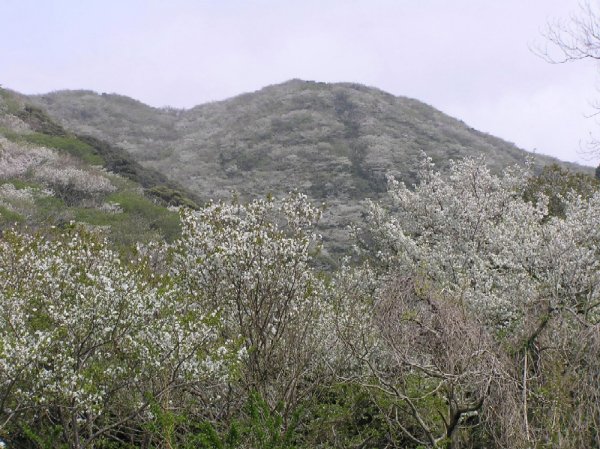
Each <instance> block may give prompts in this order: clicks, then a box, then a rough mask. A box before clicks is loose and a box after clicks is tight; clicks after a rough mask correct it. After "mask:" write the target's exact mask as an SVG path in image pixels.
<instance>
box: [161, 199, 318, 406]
mask: <svg viewBox="0 0 600 449" xmlns="http://www.w3.org/2000/svg"><path fill="white" fill-rule="evenodd" d="M320 214H321V211H320V210H319V209H317V208H315V207H313V206H311V205H310V204H309V203H308V201H307V199H306V197H305V196H304V195H299V194H296V195H291V196H289V197H288V198H286V199H284V200H282V201H275V200H271V199H267V200H255V201H253V202H251V203H249V204H246V205H243V204H239V203H238V202H236V201H233V202H232V203H231V204H226V203H223V202H220V203H215V204H211V205H209V206H207V207H206V208H204V209H201V210H199V211H183V213H182V222H183V236H182V238H181V240H180V241H178V242H177V243H176V244H175V245H174V262H173V264H172V267H171V271H172V275H173V276H174V277H175V278H176V279H177V282H178V284H180V285H181V286H182V288H185V289H187V291H189V292H190V294H193V295H195V297H196V298H197V301H198V303H199V304H201V305H202V306H203V307H208V308H209V309H210V310H213V311H214V312H215V313H216V314H217V315H218V316H219V317H221V318H222V320H223V324H224V330H223V331H224V335H225V336H227V337H230V338H239V339H240V340H241V344H242V350H243V351H245V353H246V354H247V356H246V357H245V359H244V366H243V367H242V371H241V379H240V381H241V384H242V388H243V389H244V390H245V392H246V393H249V392H251V391H253V390H256V391H258V392H260V393H261V394H262V395H263V397H264V398H265V399H266V400H267V401H268V402H269V403H270V404H271V405H272V406H273V405H275V404H277V403H278V402H280V401H283V402H284V403H286V404H288V405H289V404H294V403H295V401H296V398H297V394H298V390H299V388H300V386H301V384H302V382H303V381H304V379H305V378H306V376H307V375H308V374H309V373H314V367H315V366H316V365H317V363H318V360H319V354H320V352H321V351H322V346H321V345H322V343H323V340H322V339H321V336H320V333H321V332H322V323H324V322H325V315H326V314H327V306H326V304H324V302H323V297H324V296H323V294H322V292H323V285H322V284H323V283H322V281H321V280H320V279H319V277H318V276H317V273H316V272H315V270H314V269H313V268H312V266H311V261H312V254H313V252H314V251H315V250H317V249H318V244H319V238H318V236H317V235H316V234H314V232H313V229H314V225H315V223H316V221H317V220H318V219H319V217H320ZM306 387H307V386H306V385H303V386H302V388H306ZM235 394H236V395H239V392H235ZM240 399H243V398H240Z"/></svg>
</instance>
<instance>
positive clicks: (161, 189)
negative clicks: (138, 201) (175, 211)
mask: <svg viewBox="0 0 600 449" xmlns="http://www.w3.org/2000/svg"><path fill="white" fill-rule="evenodd" d="M146 193H147V194H148V195H150V196H152V197H155V198H159V199H160V200H161V201H163V202H164V203H165V204H167V205H169V206H183V207H187V208H190V209H198V205H197V204H196V203H195V202H194V201H193V200H191V199H190V198H188V197H187V196H186V194H185V193H183V192H181V191H179V190H176V189H172V188H170V187H168V186H165V185H159V186H156V187H152V188H150V189H148V190H146Z"/></svg>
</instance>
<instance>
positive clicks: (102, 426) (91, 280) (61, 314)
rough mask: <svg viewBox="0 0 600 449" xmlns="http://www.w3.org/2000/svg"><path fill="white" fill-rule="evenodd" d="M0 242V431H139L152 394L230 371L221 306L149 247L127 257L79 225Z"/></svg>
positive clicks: (74, 443)
mask: <svg viewBox="0 0 600 449" xmlns="http://www.w3.org/2000/svg"><path fill="white" fill-rule="evenodd" d="M0 253H1V254H2V258H1V260H0V303H1V304H2V307H1V308H0V419H1V421H0V432H4V431H7V432H8V430H7V429H12V433H13V434H15V433H16V434H17V435H18V434H19V433H21V434H22V433H23V432H25V433H29V434H31V435H37V436H36V437H37V438H50V437H52V438H55V439H56V441H55V442H54V443H53V444H59V442H62V443H63V444H67V445H68V447H72V448H85V447H93V446H94V445H95V444H97V443H98V442H99V441H101V440H111V439H112V440H119V439H120V438H121V437H120V436H119V435H122V434H123V429H124V428H126V429H128V430H129V435H130V436H129V438H132V439H133V440H135V439H136V438H139V439H142V437H143V434H144V432H145V431H144V423H145V422H148V421H151V419H152V413H151V410H150V406H151V405H152V404H154V403H158V404H164V405H165V407H168V406H170V404H171V403H172V402H173V401H175V403H180V404H181V403H184V402H185V401H184V399H185V394H184V392H185V390H186V389H187V388H189V387H190V386H194V385H197V384H199V383H202V384H203V385H206V384H207V383H209V384H210V383H211V382H212V383H221V382H223V381H224V379H225V378H226V377H227V376H228V373H229V369H228V360H230V359H231V357H232V356H231V355H230V354H232V355H233V357H234V358H236V357H237V356H236V355H235V354H236V349H235V348H234V346H233V344H232V342H231V341H228V340H227V339H225V338H223V337H222V336H220V335H219V327H220V322H219V319H218V317H216V316H215V315H213V314H211V313H209V312H207V311H206V310H204V309H202V308H201V307H200V306H199V304H197V303H196V301H195V297H192V296H190V295H187V294H185V293H184V292H183V291H182V290H180V289H178V287H177V285H176V284H174V283H173V282H172V280H171V279H169V278H168V277H164V276H157V275H155V274H154V273H153V272H152V271H151V270H150V269H149V266H148V259H147V258H142V257H140V258H139V259H138V260H136V261H135V262H134V263H127V262H125V261H123V260H121V259H120V258H119V255H118V254H117V253H115V252H114V251H112V250H111V249H109V248H108V246H107V244H106V242H105V241H104V240H102V239H101V238H99V237H96V236H94V235H93V234H88V233H87V232H85V231H83V230H80V229H77V228H71V229H68V230H66V231H64V233H62V234H61V235H58V236H56V235H54V236H52V237H51V238H48V237H44V236H42V235H27V234H19V233H15V232H6V233H4V235H3V237H2V239H1V240H0ZM54 431H56V435H48V433H49V432H50V433H51V434H52V432H54ZM7 440H10V439H9V438H7Z"/></svg>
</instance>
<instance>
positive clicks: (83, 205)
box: [0, 90, 198, 245]
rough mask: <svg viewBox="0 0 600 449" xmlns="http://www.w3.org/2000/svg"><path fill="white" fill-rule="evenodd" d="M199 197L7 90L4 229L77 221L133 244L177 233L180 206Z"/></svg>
mask: <svg viewBox="0 0 600 449" xmlns="http://www.w3.org/2000/svg"><path fill="white" fill-rule="evenodd" d="M181 205H185V206H187V207H191V208H196V207H198V206H197V205H196V203H195V201H194V199H193V197H192V196H191V195H190V194H188V193H187V192H185V191H184V190H183V189H182V188H180V187H179V186H178V185H177V184H175V183H174V182H173V181H170V180H168V179H167V178H166V177H165V176H164V175H161V174H160V173H158V172H156V171H155V170H152V169H149V168H144V167H142V166H141V165H140V164H139V163H137V162H136V161H134V160H133V158H132V157H131V156H130V155H128V154H127V153H126V152H124V151H123V150H121V149H119V148H117V147H114V146H112V145H110V144H108V143H106V142H103V141H101V140H99V139H96V138H94V137H89V136H81V135H78V134H74V133H71V132H68V131H67V130H65V129H64V128H63V127H62V126H61V125H59V124H58V123H56V122H55V121H54V120H53V119H52V118H51V117H49V116H48V114H47V113H46V112H44V111H43V110H41V109H39V108H37V107H35V106H32V105H31V104H29V103H28V102H27V101H26V99H25V98H23V97H21V96H19V95H17V94H15V93H12V92H9V91H6V90H0V210H2V211H3V214H2V217H0V228H5V227H7V226H10V225H13V224H15V223H19V224H20V225H21V226H29V227H34V228H35V227H39V226H44V225H46V226H47V225H48V224H53V225H59V226H60V225H63V224H67V223H69V222H70V221H77V222H83V223H87V224H88V225H91V226H94V227H97V228H99V227H102V228H105V229H106V230H108V232H109V234H110V237H111V239H112V240H113V241H114V242H117V243H119V244H123V245H129V244H132V243H134V242H138V241H143V240H151V239H156V238H158V237H159V236H160V237H162V238H166V239H168V240H173V239H175V238H176V237H177V236H178V235H179V232H180V229H179V227H180V224H179V218H178V216H177V213H176V212H173V211H169V210H167V206H181Z"/></svg>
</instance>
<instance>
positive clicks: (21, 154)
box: [0, 137, 59, 179]
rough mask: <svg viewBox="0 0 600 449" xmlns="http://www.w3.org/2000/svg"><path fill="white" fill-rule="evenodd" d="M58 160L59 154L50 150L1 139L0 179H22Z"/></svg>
mask: <svg viewBox="0 0 600 449" xmlns="http://www.w3.org/2000/svg"><path fill="white" fill-rule="evenodd" d="M58 158H59V157H58V154H57V153H56V152H55V151H54V150H51V149H49V148H45V147H34V146H27V145H21V144H18V143H15V142H11V141H9V140H7V139H5V138H4V137H0V179H9V178H18V177H21V176H23V175H25V174H27V172H28V171H29V170H31V169H33V168H35V167H37V166H39V165H42V164H44V163H47V162H52V161H55V160H57V159H58Z"/></svg>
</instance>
